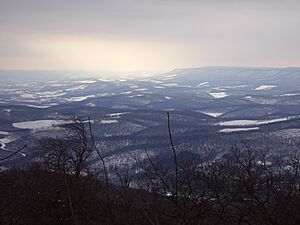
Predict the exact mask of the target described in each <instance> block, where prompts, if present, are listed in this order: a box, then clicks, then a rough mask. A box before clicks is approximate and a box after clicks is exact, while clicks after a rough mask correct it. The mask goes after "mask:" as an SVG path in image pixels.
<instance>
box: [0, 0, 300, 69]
mask: <svg viewBox="0 0 300 225" xmlns="http://www.w3.org/2000/svg"><path fill="white" fill-rule="evenodd" d="M299 40H300V1H299V0H206V1H205V0H0V68H2V69H55V70H58V69H66V70H68V69H71V70H78V69H79V70H171V69H173V68H179V67H200V66H213V65H218V66H300V41H299Z"/></svg>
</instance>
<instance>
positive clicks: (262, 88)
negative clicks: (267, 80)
mask: <svg viewBox="0 0 300 225" xmlns="http://www.w3.org/2000/svg"><path fill="white" fill-rule="evenodd" d="M275 87H277V86H276V85H260V86H259V87H257V88H255V91H269V90H272V89H273V88H275Z"/></svg>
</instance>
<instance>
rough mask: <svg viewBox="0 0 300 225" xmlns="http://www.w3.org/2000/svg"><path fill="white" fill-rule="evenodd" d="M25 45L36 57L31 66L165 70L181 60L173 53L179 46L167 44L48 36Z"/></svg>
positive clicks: (72, 68)
mask: <svg viewBox="0 0 300 225" xmlns="http://www.w3.org/2000/svg"><path fill="white" fill-rule="evenodd" d="M27 45H28V46H27V47H28V48H30V49H31V51H32V52H34V55H35V56H36V58H39V59H38V60H35V61H33V62H32V64H36V65H31V66H32V67H33V66H34V67H43V68H44V67H45V65H47V64H48V65H51V64H56V65H60V66H59V67H61V68H64V69H71V70H74V69H79V70H123V71H130V70H145V69H146V70H147V69H152V68H156V69H160V70H164V69H166V68H168V67H172V66H173V65H174V62H178V63H180V59H179V58H177V57H176V56H178V54H175V52H178V51H180V48H179V47H176V46H173V45H168V44H167V43H163V44H162V43H156V42H145V41H144V42H142V41H131V40H107V39H100V38H95V37H74V36H50V37H46V38H45V37H44V38H39V39H38V40H36V39H35V40H33V41H30V42H29V43H28V44H27ZM158 53H159V54H158ZM44 59H45V60H46V61H44ZM28 63H30V62H28ZM43 64H45V65H43Z"/></svg>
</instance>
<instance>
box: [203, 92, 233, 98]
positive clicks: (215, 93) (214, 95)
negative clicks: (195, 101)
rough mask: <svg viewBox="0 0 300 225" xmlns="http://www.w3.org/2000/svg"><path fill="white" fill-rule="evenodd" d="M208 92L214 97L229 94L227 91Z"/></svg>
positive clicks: (223, 96)
mask: <svg viewBox="0 0 300 225" xmlns="http://www.w3.org/2000/svg"><path fill="white" fill-rule="evenodd" d="M208 94H210V95H211V96H213V97H214V98H225V97H227V96H229V94H227V93H226V92H210V93H208Z"/></svg>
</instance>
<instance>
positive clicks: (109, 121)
mask: <svg viewBox="0 0 300 225" xmlns="http://www.w3.org/2000/svg"><path fill="white" fill-rule="evenodd" d="M118 122H119V121H118V120H101V121H100V123H102V124H111V123H118Z"/></svg>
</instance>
